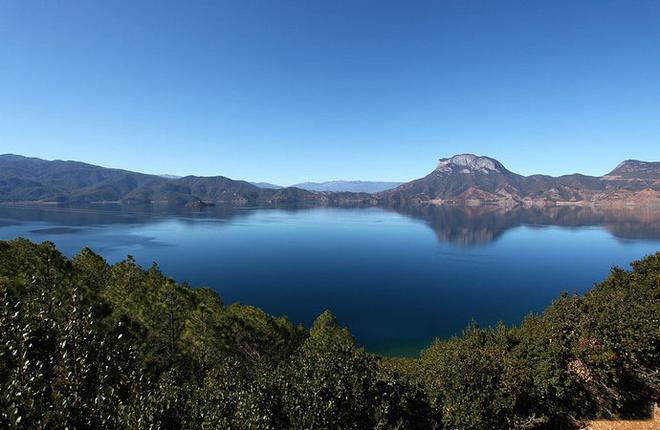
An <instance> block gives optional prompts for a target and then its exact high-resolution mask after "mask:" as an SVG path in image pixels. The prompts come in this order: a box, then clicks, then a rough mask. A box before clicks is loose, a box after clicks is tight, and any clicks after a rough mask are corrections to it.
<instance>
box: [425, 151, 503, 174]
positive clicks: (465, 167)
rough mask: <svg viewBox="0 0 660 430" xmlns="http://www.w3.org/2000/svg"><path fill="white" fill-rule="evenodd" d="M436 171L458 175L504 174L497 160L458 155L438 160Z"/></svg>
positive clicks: (472, 155)
mask: <svg viewBox="0 0 660 430" xmlns="http://www.w3.org/2000/svg"><path fill="white" fill-rule="evenodd" d="M436 170H438V171H441V172H454V171H458V172H460V173H472V172H482V173H491V172H497V173H505V172H507V170H506V168H505V167H504V166H503V165H502V164H501V163H500V162H499V161H497V160H494V159H492V158H489V157H479V156H477V155H474V154H460V155H454V156H453V157H451V158H441V159H440V160H438V166H437V167H436Z"/></svg>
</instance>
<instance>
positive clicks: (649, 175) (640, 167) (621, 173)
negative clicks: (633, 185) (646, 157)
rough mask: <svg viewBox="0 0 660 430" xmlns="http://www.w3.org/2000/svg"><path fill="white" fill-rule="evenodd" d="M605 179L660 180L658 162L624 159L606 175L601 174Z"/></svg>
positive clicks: (659, 165)
mask: <svg viewBox="0 0 660 430" xmlns="http://www.w3.org/2000/svg"><path fill="white" fill-rule="evenodd" d="M602 179H605V180H635V181H639V180H644V181H647V180H654V181H658V180H660V162H659V161H655V162H649V161H639V160H626V161H624V162H623V163H621V164H619V165H618V166H616V168H615V169H614V170H612V171H611V172H610V173H608V174H607V175H605V176H603V177H602Z"/></svg>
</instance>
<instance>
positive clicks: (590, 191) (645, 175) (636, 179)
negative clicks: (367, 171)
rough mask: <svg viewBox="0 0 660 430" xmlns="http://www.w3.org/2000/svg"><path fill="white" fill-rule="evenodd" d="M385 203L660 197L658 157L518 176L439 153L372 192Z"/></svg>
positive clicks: (491, 163)
mask: <svg viewBox="0 0 660 430" xmlns="http://www.w3.org/2000/svg"><path fill="white" fill-rule="evenodd" d="M376 197H377V198H378V200H379V201H381V202H386V203H389V204H401V203H406V204H409V203H411V202H413V203H431V204H451V205H466V206H477V205H484V204H485V205H497V206H517V205H522V206H545V205H565V204H570V205H585V204H612V203H625V204H633V203H644V204H649V203H650V204H658V203H660V162H646V161H638V160H626V161H624V162H622V163H621V164H619V165H618V166H617V167H616V168H615V169H614V170H612V171H611V172H610V173H608V174H607V175H604V176H601V177H596V176H587V175H581V174H578V173H576V174H572V175H564V176H558V177H553V176H548V175H531V176H522V175H519V174H516V173H513V172H511V171H509V170H508V169H506V168H505V167H504V166H503V165H502V164H501V163H500V162H499V161H497V160H494V159H492V158H489V157H481V156H476V155H473V154H460V155H455V156H453V157H451V158H442V159H440V160H439V161H438V164H437V166H436V168H435V170H433V171H432V172H431V173H429V174H428V175H426V176H425V177H423V178H420V179H416V180H414V181H410V182H407V183H405V184H402V185H400V186H398V187H396V188H394V189H392V190H388V191H385V192H382V193H378V194H376Z"/></svg>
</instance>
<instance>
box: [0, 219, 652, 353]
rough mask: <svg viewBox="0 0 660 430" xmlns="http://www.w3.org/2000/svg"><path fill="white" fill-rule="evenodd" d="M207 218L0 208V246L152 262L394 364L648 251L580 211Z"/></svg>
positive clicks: (641, 232) (508, 317)
mask: <svg viewBox="0 0 660 430" xmlns="http://www.w3.org/2000/svg"><path fill="white" fill-rule="evenodd" d="M210 209H211V210H209V211H193V210H181V209H178V210H174V211H167V210H164V209H157V208H131V207H128V208H126V207H108V208H105V207H103V208H98V207H94V208H87V209H86V208H80V209H75V210H70V209H63V208H57V207H48V208H26V207H22V208H8V207H0V238H2V239H11V238H15V237H17V236H24V237H28V238H30V239H32V240H35V241H39V242H40V241H43V240H50V241H53V242H55V243H56V244H57V245H58V247H59V248H60V249H61V250H62V251H63V252H64V253H65V254H67V255H73V254H75V253H76V252H78V251H79V250H80V249H81V248H82V247H84V246H89V247H90V248H92V249H93V250H95V251H96V252H99V253H100V254H102V255H103V256H104V257H105V258H106V259H107V260H108V261H110V262H115V261H118V260H121V259H123V258H125V257H126V255H127V254H131V255H133V256H134V257H135V258H136V260H137V261H138V262H139V263H140V264H142V265H143V266H148V265H150V264H151V263H152V261H157V262H158V264H159V265H160V267H161V268H162V270H163V271H164V272H165V274H167V275H168V276H171V277H173V278H175V279H177V280H179V281H188V282H190V283H191V284H192V285H194V286H202V285H208V286H211V287H212V288H214V289H215V290H216V291H218V293H219V294H220V296H221V297H222V298H223V300H224V301H225V302H227V303H230V302H234V301H240V302H242V303H245V304H251V305H256V306H259V307H262V308H263V309H265V310H266V311H267V312H269V313H272V314H275V315H288V316H289V317H290V319H291V320H293V321H295V322H303V323H305V324H309V323H310V322H311V321H312V320H313V319H314V318H315V317H316V316H317V315H318V314H319V313H321V312H322V311H323V310H324V309H326V308H328V309H331V310H332V311H333V312H334V313H335V314H336V315H337V316H338V318H339V320H340V321H341V322H342V323H344V324H346V325H348V326H349V327H350V329H351V331H352V332H353V333H354V334H355V336H356V338H357V339H358V341H359V342H360V343H362V344H364V345H365V346H366V347H367V348H368V349H370V350H372V351H378V352H393V353H398V354H409V353H414V352H415V351H418V350H419V349H420V348H421V347H423V346H425V345H428V343H429V342H430V341H431V340H432V339H433V338H435V337H436V336H440V337H444V336H449V335H451V334H455V333H458V332H459V331H460V330H461V329H462V328H463V327H464V326H465V325H466V324H467V323H468V322H469V321H470V319H472V318H475V319H476V320H477V321H478V322H479V323H480V324H482V325H489V324H495V323H496V322H497V321H498V320H504V321H505V322H507V323H515V322H518V321H520V319H521V318H522V317H524V315H526V314H527V313H529V312H531V311H539V310H541V309H542V308H543V307H545V306H546V305H547V304H549V303H550V301H551V300H552V299H553V298H555V297H556V296H557V295H558V294H559V292H560V291H563V290H567V291H577V292H582V291H584V290H586V289H588V288H590V287H591V286H592V285H593V283H594V282H596V281H598V280H600V279H602V278H603V277H604V276H605V275H606V274H607V272H608V270H609V269H610V267H611V266H613V265H622V266H625V265H627V263H628V262H630V261H631V260H634V259H638V258H640V257H642V256H643V255H645V254H648V253H650V252H654V251H657V250H658V249H660V247H659V246H658V245H659V244H660V241H658V240H657V235H656V234H657V233H656V230H654V228H656V229H657V225H655V226H654V224H652V223H651V224H647V223H645V222H644V221H645V220H648V219H649V218H648V214H646V215H645V216H643V217H638V218H635V217H634V216H631V217H630V218H625V219H621V220H619V224H617V220H618V218H616V216H613V215H611V214H602V213H590V212H584V211H581V210H580V211H563V212H554V213H552V212H548V213H541V212H537V211H532V212H515V213H509V214H493V213H487V212H486V213H477V212H474V211H472V212H461V211H456V210H446V209H442V210H438V209H437V208H431V209H432V210H426V212H423V211H420V210H419V209H410V210H407V211H403V210H399V211H390V210H383V209H377V208H359V209H332V208H317V209H308V210H290V209H264V210H253V209H246V208H230V207H229V208H227V207H217V208H210ZM651 215H653V214H651ZM599 222H602V223H605V224H604V227H603V226H601V225H599V224H598V223H599ZM617 232H623V233H624V236H625V237H633V238H635V237H642V238H644V237H647V238H646V239H641V240H640V239H630V238H629V239H622V238H621V237H617V236H616V235H615V233H617ZM653 238H655V239H653Z"/></svg>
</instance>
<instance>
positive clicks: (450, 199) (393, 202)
mask: <svg viewBox="0 0 660 430" xmlns="http://www.w3.org/2000/svg"><path fill="white" fill-rule="evenodd" d="M309 184H312V183H308V184H298V185H300V186H294V187H284V188H277V189H276V188H264V187H261V186H260V185H262V184H259V185H256V184H252V183H249V182H246V181H240V180H234V179H230V178H227V177H224V176H185V177H164V176H159V175H148V174H143V173H137V172H131V171H128V170H121V169H111V168H105V167H100V166H95V165H91V164H87V163H82V162H78V161H61V160H55V161H47V160H42V159H38V158H28V157H23V156H20V155H12V154H5V155H0V202H25V201H31V202H58V203H94V202H122V203H134V204H138V203H139V204H145V203H167V204H175V205H184V204H197V203H202V202H206V203H216V202H225V203H232V204H280V203H296V204H356V203H359V204H371V205H375V204H382V205H387V206H401V205H404V204H406V205H409V204H446V205H457V206H479V205H497V206H510V207H513V206H517V205H522V206H545V205H586V204H613V203H616V204H619V203H625V204H633V203H634V204H637V203H640V204H658V203H659V202H660V162H645V161H637V160H627V161H624V162H623V163H621V164H619V165H618V166H617V167H616V168H615V169H614V170H612V171H611V172H610V173H608V174H606V175H604V176H601V177H595V176H586V175H580V174H573V175H565V176H559V177H552V176H547V175H532V176H522V175H518V174H516V173H513V172H511V171H509V170H507V169H506V168H505V167H504V166H503V165H502V164H501V163H500V162H498V161H497V160H494V159H492V158H489V157H483V156H476V155H472V154H461V155H456V156H453V157H451V158H443V159H440V160H439V161H438V164H437V166H436V168H435V170H433V171H432V172H431V173H429V174H428V175H426V176H425V177H423V178H420V179H416V180H413V181H410V182H406V183H404V184H401V185H398V186H396V187H395V188H392V189H386V190H383V188H384V187H386V186H390V185H396V184H392V183H366V182H360V181H333V182H331V183H329V184H332V185H324V186H322V187H319V188H322V189H321V190H318V191H317V190H309V189H303V187H302V186H307V187H312V185H309ZM338 184H339V185H338ZM351 184H353V185H355V184H359V185H360V186H362V187H364V186H366V185H365V184H369V185H368V186H369V187H372V188H370V189H374V190H378V191H374V192H373V193H367V192H351V191H350V189H349V190H347V191H341V192H338V191H330V189H335V190H336V189H337V188H336V187H338V186H339V187H344V188H347V187H349V186H351ZM269 185H270V184H269ZM317 185H318V184H317ZM353 189H355V188H353ZM363 189H364V188H363Z"/></svg>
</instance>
